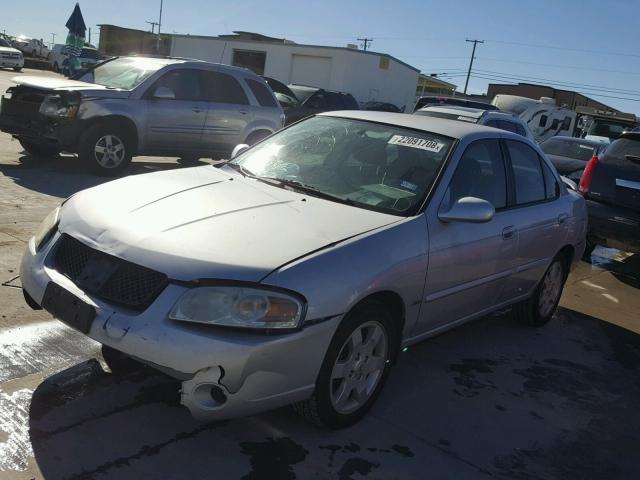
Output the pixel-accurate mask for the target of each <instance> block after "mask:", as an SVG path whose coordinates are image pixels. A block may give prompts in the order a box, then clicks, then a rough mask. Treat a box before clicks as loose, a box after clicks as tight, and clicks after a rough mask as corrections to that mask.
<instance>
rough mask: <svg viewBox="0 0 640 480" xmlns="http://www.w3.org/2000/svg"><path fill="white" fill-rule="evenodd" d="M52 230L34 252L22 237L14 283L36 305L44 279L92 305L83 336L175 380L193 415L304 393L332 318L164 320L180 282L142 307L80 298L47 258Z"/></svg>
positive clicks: (232, 412) (225, 413)
mask: <svg viewBox="0 0 640 480" xmlns="http://www.w3.org/2000/svg"><path fill="white" fill-rule="evenodd" d="M59 236H60V234H59V233H56V234H55V236H54V238H52V239H51V240H50V241H49V242H48V244H47V245H46V246H44V248H43V249H42V250H41V251H39V252H36V249H35V242H34V239H33V238H32V239H31V240H30V241H29V244H28V247H27V250H26V252H25V254H24V256H23V258H22V264H21V271H20V274H21V278H22V285H23V288H24V289H25V291H26V292H27V293H28V295H29V296H30V297H31V298H32V299H33V300H34V301H35V303H37V304H38V305H40V304H42V299H43V296H44V292H45V289H46V287H47V285H48V284H49V282H55V283H56V284H58V285H59V286H61V287H62V288H64V289H65V290H67V291H69V292H71V293H72V294H73V295H75V296H76V297H78V298H79V299H81V300H82V301H83V302H85V303H87V304H89V305H91V306H93V307H94V308H95V309H96V316H95V319H94V320H93V322H92V324H91V327H90V330H89V332H88V334H87V335H88V336H89V337H91V338H92V339H94V340H96V341H98V342H100V343H102V344H105V345H108V346H110V347H112V348H114V349H116V350H119V351H121V352H123V353H125V354H127V355H130V356H131V357H133V358H136V359H138V360H140V361H142V362H144V363H146V364H148V365H150V366H151V367H154V368H156V369H158V370H160V371H163V372H164V373H167V374H169V375H171V376H173V377H174V378H177V379H179V380H181V381H182V392H181V401H182V404H183V405H185V406H186V407H187V408H189V410H190V411H191V413H192V414H193V416H194V417H195V418H198V419H202V420H218V419H226V418H233V417H238V416H245V415H250V414H254V413H258V412H262V411H265V410H270V409H273V408H277V407H281V406H284V405H287V404H290V403H294V402H297V401H301V400H304V399H306V398H308V397H309V396H310V395H311V394H312V392H313V389H314V388H315V381H316V377H317V374H318V371H319V370H320V366H321V364H322V361H323V359H324V355H325V353H326V351H327V348H328V346H329V343H330V341H331V338H332V337H333V333H334V332H335V329H336V328H337V325H338V323H339V321H340V317H335V318H332V319H330V320H327V321H324V322H321V323H316V324H313V325H309V326H307V327H305V328H303V329H301V330H299V331H296V332H292V333H286V334H264V333H259V332H252V331H242V330H238V329H226V328H217V327H212V326H208V325H199V324H191V323H186V322H177V321H174V320H170V319H169V318H168V316H167V313H168V312H169V311H170V310H171V308H172V306H173V305H174V304H175V302H176V301H177V299H178V298H179V297H180V296H181V295H182V294H183V293H184V291H185V290H186V288H187V287H185V286H182V285H177V284H174V283H170V284H169V285H168V286H167V287H166V288H165V289H164V291H163V292H162V293H161V294H160V295H159V296H158V297H157V298H156V299H155V301H154V302H153V303H152V304H151V305H150V306H149V307H148V308H147V309H146V310H144V311H143V312H132V311H130V310H127V309H123V308H120V307H117V306H114V305H111V304H108V303H105V302H103V301H101V300H100V299H96V298H95V297H92V296H89V295H87V294H86V293H85V292H84V291H82V290H81V289H80V288H79V287H78V286H77V285H75V284H74V283H73V282H72V281H71V280H70V279H69V278H67V277H65V276H64V275H62V274H60V273H59V272H58V271H56V270H55V269H54V268H52V266H51V265H49V264H48V262H47V257H48V255H49V253H50V251H51V250H52V248H53V246H54V245H55V243H56V241H57V239H58V238H59Z"/></svg>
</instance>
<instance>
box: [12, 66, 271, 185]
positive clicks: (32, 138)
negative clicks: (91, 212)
mask: <svg viewBox="0 0 640 480" xmlns="http://www.w3.org/2000/svg"><path fill="white" fill-rule="evenodd" d="M16 83H17V84H18V85H17V86H15V87H12V88H9V90H7V94H6V95H5V96H4V97H3V99H2V111H1V113H0V129H1V130H2V131H4V132H7V133H10V134H12V135H13V136H14V137H16V138H17V139H18V140H19V141H20V143H21V144H22V146H23V147H24V149H25V150H27V151H28V152H29V153H31V154H33V155H35V156H52V155H57V154H58V153H59V152H60V151H62V150H65V151H70V152H77V153H78V155H79V157H80V158H81V159H82V160H83V161H85V162H87V163H88V164H89V165H91V166H92V168H93V169H94V171H95V172H96V173H98V174H101V175H116V174H118V173H120V172H121V171H122V170H124V169H125V168H126V166H127V164H128V163H129V162H130V161H131V157H132V156H135V155H158V156H162V155H167V156H180V157H187V158H199V157H213V158H221V157H225V156H228V155H229V154H230V153H231V151H232V150H233V148H234V146H236V145H237V144H239V143H246V144H249V145H251V144H253V143H256V142H257V141H259V140H261V139H263V138H265V137H267V136H268V135H270V134H271V133H273V132H274V131H276V130H278V129H279V128H281V127H282V125H283V122H284V113H283V111H282V109H281V107H280V105H279V104H278V102H277V101H276V99H275V97H274V95H273V92H272V91H271V89H270V88H269V86H268V85H267V84H266V83H265V81H264V80H262V79H261V78H260V77H259V76H257V75H255V74H254V73H253V72H251V71H249V70H246V69H243V68H237V67H231V66H226V65H220V64H212V63H206V62H201V61H197V60H188V59H176V58H151V57H118V58H114V59H112V60H108V61H106V62H103V63H101V64H99V65H98V66H97V67H95V68H93V69H91V70H88V71H87V72H85V73H84V74H82V75H81V76H80V77H79V78H76V79H75V80H71V79H64V78H51V77H17V79H16Z"/></svg>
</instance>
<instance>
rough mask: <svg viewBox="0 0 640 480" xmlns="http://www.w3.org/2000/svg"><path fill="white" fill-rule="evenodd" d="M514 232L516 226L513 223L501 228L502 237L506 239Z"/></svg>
mask: <svg viewBox="0 0 640 480" xmlns="http://www.w3.org/2000/svg"><path fill="white" fill-rule="evenodd" d="M515 234H516V227H514V226H513V225H509V226H508V227H504V228H503V229H502V238H503V239H505V240H508V239H509V238H512V237H513V236H514V235H515Z"/></svg>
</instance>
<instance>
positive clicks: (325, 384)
mask: <svg viewBox="0 0 640 480" xmlns="http://www.w3.org/2000/svg"><path fill="white" fill-rule="evenodd" d="M371 321H374V322H377V323H378V324H380V325H381V326H382V327H383V330H384V332H385V333H386V338H387V353H386V357H387V358H386V361H385V363H384V368H383V371H382V375H381V376H380V379H379V381H378V383H377V385H376V386H375V389H374V390H373V391H372V393H371V394H370V397H369V398H368V400H366V402H365V403H364V404H363V405H361V406H360V407H358V408H357V410H355V411H353V412H352V413H348V414H343V413H340V412H338V411H337V410H336V409H335V408H334V406H333V404H332V401H331V388H332V385H331V373H332V370H333V366H334V364H335V362H336V361H337V359H338V356H339V355H340V353H341V350H342V347H343V345H344V344H345V342H346V341H347V339H349V337H350V336H351V334H352V333H353V332H354V331H355V330H356V329H357V328H358V327H359V326H361V325H362V324H364V323H365V322H371ZM399 344H400V340H399V335H398V333H397V330H396V328H394V324H393V319H392V317H391V315H390V314H389V312H388V310H387V309H386V308H385V306H384V305H383V304H381V303H377V302H369V303H366V304H364V305H362V306H360V307H356V309H355V310H354V311H352V312H351V313H350V314H349V315H348V316H347V318H346V319H345V320H344V321H343V322H342V324H341V325H340V326H339V327H338V329H337V331H336V333H335V334H334V336H333V339H332V341H331V344H330V345H329V348H328V350H327V353H326V355H325V358H324V360H323V362H322V366H321V368H320V372H319V373H318V378H317V379H316V388H315V390H314V392H313V395H312V396H311V398H309V399H308V400H305V401H302V402H298V403H295V404H293V405H292V407H293V409H294V410H295V411H296V413H298V414H299V415H301V416H302V417H304V418H305V419H306V420H308V421H310V422H311V423H314V424H315V425H318V426H321V427H325V428H331V429H340V428H345V427H348V426H349V425H352V424H354V423H356V422H357V421H359V420H360V419H361V418H362V417H363V416H364V415H365V414H366V413H367V412H368V411H369V409H370V408H371V407H372V406H373V404H374V403H375V401H376V399H377V398H378V395H379V394H380V392H381V391H382V388H383V386H384V384H385V382H386V379H387V377H388V375H389V370H390V368H391V363H392V362H391V361H390V360H391V359H392V358H394V356H395V353H396V352H397V349H398V346H399Z"/></svg>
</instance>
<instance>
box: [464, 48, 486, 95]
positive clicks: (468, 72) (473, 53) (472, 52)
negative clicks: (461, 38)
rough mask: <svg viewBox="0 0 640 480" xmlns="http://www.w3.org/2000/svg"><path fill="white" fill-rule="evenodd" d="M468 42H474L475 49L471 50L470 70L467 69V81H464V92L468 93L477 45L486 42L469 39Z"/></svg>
mask: <svg viewBox="0 0 640 480" xmlns="http://www.w3.org/2000/svg"><path fill="white" fill-rule="evenodd" d="M467 42H469V43H473V50H472V51H471V61H470V62H469V70H468V71H467V81H466V82H464V94H465V95H466V94H467V86H468V85H469V77H470V76H471V67H473V59H474V56H475V54H476V45H477V44H478V43H484V40H469V39H468V38H467Z"/></svg>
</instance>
